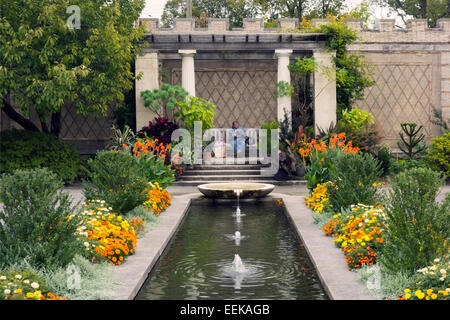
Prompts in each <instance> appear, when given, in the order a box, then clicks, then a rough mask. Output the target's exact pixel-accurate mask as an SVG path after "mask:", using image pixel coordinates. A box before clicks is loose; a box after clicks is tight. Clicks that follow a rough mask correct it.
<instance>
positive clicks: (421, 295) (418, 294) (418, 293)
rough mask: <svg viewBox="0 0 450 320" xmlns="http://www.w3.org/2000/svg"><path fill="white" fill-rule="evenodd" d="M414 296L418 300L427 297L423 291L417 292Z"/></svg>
mask: <svg viewBox="0 0 450 320" xmlns="http://www.w3.org/2000/svg"><path fill="white" fill-rule="evenodd" d="M414 294H415V296H416V297H417V298H419V299H420V300H422V299H423V297H425V294H424V293H423V292H422V291H421V290H417V291H416V292H415V293H414Z"/></svg>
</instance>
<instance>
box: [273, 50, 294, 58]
mask: <svg viewBox="0 0 450 320" xmlns="http://www.w3.org/2000/svg"><path fill="white" fill-rule="evenodd" d="M292 52H293V50H292V49H275V56H276V57H289V56H290V55H291V54H292Z"/></svg>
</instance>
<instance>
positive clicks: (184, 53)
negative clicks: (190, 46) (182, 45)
mask: <svg viewBox="0 0 450 320" xmlns="http://www.w3.org/2000/svg"><path fill="white" fill-rule="evenodd" d="M178 53H179V54H180V55H181V56H182V57H189V56H192V57H193V56H194V55H195V54H196V53H197V50H186V49H183V50H178Z"/></svg>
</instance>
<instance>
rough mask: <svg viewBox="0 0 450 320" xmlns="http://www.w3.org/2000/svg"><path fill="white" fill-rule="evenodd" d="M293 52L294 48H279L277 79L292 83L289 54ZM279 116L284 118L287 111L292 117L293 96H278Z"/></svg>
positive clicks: (276, 53) (277, 53)
mask: <svg viewBox="0 0 450 320" xmlns="http://www.w3.org/2000/svg"><path fill="white" fill-rule="evenodd" d="M291 54H292V49H277V50H275V56H276V57H277V58H278V74H277V75H278V76H277V81H278V82H280V81H285V82H287V83H289V84H291V73H290V71H289V69H288V65H289V56H290V55H291ZM277 105H278V108H277V110H278V111H277V116H278V121H283V120H284V114H285V113H287V114H288V116H289V118H292V112H291V97H290V96H285V97H280V98H277Z"/></svg>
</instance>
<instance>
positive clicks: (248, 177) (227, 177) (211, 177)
mask: <svg viewBox="0 0 450 320" xmlns="http://www.w3.org/2000/svg"><path fill="white" fill-rule="evenodd" d="M271 178H273V176H262V175H196V176H186V175H182V176H179V177H178V178H177V180H179V181H186V180H198V181H217V180H225V181H247V180H267V179H271Z"/></svg>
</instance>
